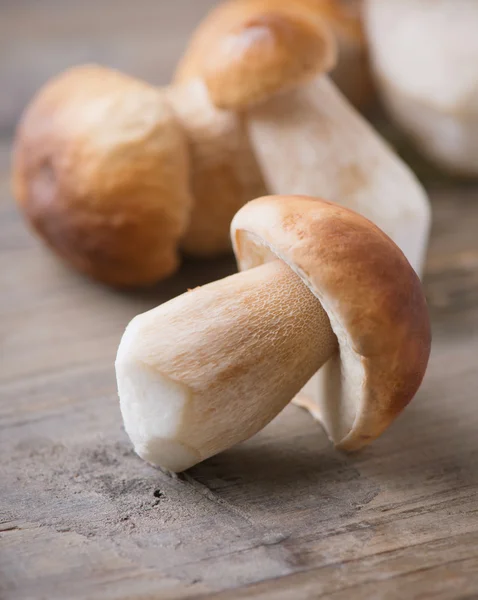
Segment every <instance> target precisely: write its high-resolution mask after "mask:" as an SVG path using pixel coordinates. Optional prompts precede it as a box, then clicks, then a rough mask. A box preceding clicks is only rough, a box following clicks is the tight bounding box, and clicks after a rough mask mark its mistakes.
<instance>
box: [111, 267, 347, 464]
mask: <svg viewBox="0 0 478 600" xmlns="http://www.w3.org/2000/svg"><path fill="white" fill-rule="evenodd" d="M192 324H194V325H192ZM336 352H338V342H337V338H336V336H335V334H334V333H333V331H332V328H331V326H330V321H329V318H328V316H327V313H326V312H325V310H324V309H323V308H322V306H321V304H320V302H319V300H318V299H317V298H316V297H315V296H314V295H313V294H312V292H311V291H310V290H309V289H308V288H307V287H306V286H305V285H304V283H303V282H302V281H301V279H300V278H299V277H298V275H296V274H295V273H294V272H293V271H292V269H291V268H290V267H289V266H288V265H286V264H285V263H283V262H282V261H280V260H274V261H273V262H269V263H266V264H264V265H262V266H259V267H256V268H254V269H250V270H248V271H244V272H241V273H238V274H235V275H232V276H230V277H227V278H226V279H223V280H221V281H217V282H214V283H211V284H208V285H206V286H203V287H201V288H197V289H195V290H192V291H190V292H187V293H185V294H183V295H182V296H179V297H178V298H175V299H174V300H172V301H171V302H168V303H167V304H164V305H161V306H159V307H157V308H155V309H153V310H151V311H149V312H147V313H144V314H143V315H139V316H138V317H136V318H135V319H133V321H132V322H131V323H130V325H129V326H128V328H127V329H126V332H125V334H124V336H123V339H122V341H121V344H120V347H119V350H118V356H117V361H116V370H117V379H118V390H119V395H120V403H121V411H122V414H123V419H124V423H125V427H126V431H127V433H128V435H129V436H130V438H131V440H132V441H133V444H134V446H135V450H136V452H137V453H138V454H139V455H140V456H141V457H142V458H144V459H145V460H147V461H148V462H150V463H152V464H155V465H158V466H161V467H163V468H164V469H166V470H169V471H174V472H178V471H182V470H185V469H187V468H189V467H191V466H193V465H194V464H196V463H197V462H200V461H202V460H204V459H205V458H207V457H209V456H212V455H214V454H217V453H218V452H220V451H222V450H224V449H226V448H229V447H230V446H232V445H234V444H236V443H238V442H241V441H243V440H245V439H247V438H249V437H251V436H252V435H254V434H255V433H256V432H257V431H259V430H260V429H262V428H263V427H264V426H265V425H266V424H267V423H268V422H269V421H271V420H272V419H273V418H274V417H275V416H276V415H277V414H278V413H279V412H280V411H281V410H282V409H283V408H284V407H285V406H286V405H287V404H288V402H289V401H290V400H292V398H293V397H294V396H295V395H296V394H297V393H298V392H299V391H300V390H301V388H302V387H303V386H304V385H305V383H306V382H307V381H308V380H309V379H310V378H311V377H312V375H313V374H314V373H315V372H316V371H317V370H318V369H320V367H321V366H322V365H323V364H324V363H326V362H327V361H328V360H329V359H330V358H331V357H332V356H333V355H334V353H336Z"/></svg>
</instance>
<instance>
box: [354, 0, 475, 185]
mask: <svg viewBox="0 0 478 600" xmlns="http://www.w3.org/2000/svg"><path fill="white" fill-rule="evenodd" d="M365 7H366V10H365V15H366V25H367V30H368V36H369V40H370V51H371V55H372V59H373V67H374V70H375V74H376V78H377V84H378V87H379V89H380V91H381V93H382V95H383V98H384V101H385V104H386V106H387V108H388V110H389V112H390V114H391V115H392V117H393V118H394V120H395V121H396V122H397V123H398V124H399V125H400V126H401V127H402V128H403V129H404V131H405V132H407V133H408V134H409V135H410V136H411V138H412V139H414V140H415V142H416V143H417V145H418V147H419V148H420V149H421V150H422V151H423V152H424V154H425V155H427V156H428V157H429V158H430V159H432V160H434V161H435V162H436V163H437V164H438V165H440V166H442V167H444V168H446V169H448V170H449V171H451V172H454V173H457V174H463V175H471V176H476V175H478V2H476V1H473V0H436V1H435V2H430V1H428V0H387V1H386V2H384V1H383V0H367V2H366V4H365Z"/></svg>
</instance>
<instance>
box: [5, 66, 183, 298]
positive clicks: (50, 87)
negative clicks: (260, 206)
mask: <svg viewBox="0 0 478 600" xmlns="http://www.w3.org/2000/svg"><path fill="white" fill-rule="evenodd" d="M188 168H189V165H188V147H187V141H186V140H185V137H184V134H183V132H182V130H181V127H180V125H179V124H178V123H177V121H176V118H175V116H174V114H173V112H172V110H171V109H170V106H169V104H168V102H167V99H166V97H165V95H164V93H162V92H161V91H159V90H156V89H155V88H153V87H151V86H149V85H147V84H144V83H142V82H140V81H137V80H135V79H133V78H131V77H128V76H126V75H122V74H120V73H117V72H115V71H112V70H109V69H105V68H101V67H97V66H86V67H79V68H74V69H71V70H69V71H68V72H66V73H65V74H63V75H60V76H59V77H57V78H56V79H54V80H53V81H51V82H50V83H48V84H47V85H46V86H45V87H44V88H43V90H42V91H41V92H40V93H39V94H38V95H37V97H36V98H35V99H34V100H33V102H32V103H31V105H30V106H29V108H28V109H27V111H26V113H25V115H24V117H23V119H22V122H21V124H20V126H19V129H18V133H17V137H16V141H15V151H14V161H13V169H14V175H13V185H14V191H15V195H16V198H17V200H18V202H19V204H20V206H21V208H22V210H23V212H24V214H25V216H26V218H27V219H28V220H29V221H30V223H31V224H32V225H33V227H34V228H35V229H36V230H37V232H38V233H39V234H40V235H41V236H42V237H43V238H44V239H45V240H46V241H47V243H48V244H49V245H50V246H51V247H52V248H53V249H54V250H55V251H56V252H57V254H59V255H60V256H61V257H62V258H63V259H65V260H66V261H67V262H69V263H70V264H72V265H73V266H75V267H76V268H77V269H79V270H80V271H82V272H83V273H86V274H88V275H90V276H91V277H93V278H95V279H98V280H100V281H103V282H105V283H109V284H113V285H119V286H129V285H142V284H149V283H153V282H155V281H157V280H158V279H161V278H163V277H166V276H167V275H169V274H171V273H172V272H174V271H175V269H176V268H177V265H178V260H179V259H178V255H177V248H178V246H179V240H180V238H181V237H182V235H183V233H184V231H185V229H186V227H187V224H188V222H189V215H190V210H191V207H192V198H191V197H190V192H189V185H188Z"/></svg>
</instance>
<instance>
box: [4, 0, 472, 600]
mask: <svg viewBox="0 0 478 600" xmlns="http://www.w3.org/2000/svg"><path fill="white" fill-rule="evenodd" d="M211 3H212V2H207V1H198V0H194V2H193V1H190V2H188V1H186V0H175V2H159V0H157V1H154V0H137V1H136V2H134V3H131V2H126V0H118V2H117V3H116V2H115V9H113V8H112V3H110V2H108V1H107V0H95V1H94V2H93V1H91V2H89V3H86V5H87V6H86V5H85V3H74V2H62V1H60V0H55V1H54V0H42V2H35V1H34V0H22V1H21V2H18V0H16V1H13V0H2V1H1V3H0V22H1V28H0V40H1V41H0V43H1V44H2V48H3V50H4V49H5V48H6V49H7V52H0V69H1V72H0V90H1V91H0V131H1V132H3V138H1V141H0V336H1V337H0V343H1V346H0V352H1V362H0V397H1V401H0V598H1V599H2V600H12V599H21V600H27V599H35V600H38V599H47V600H54V599H58V600H60V599H62V600H63V599H91V598H102V599H108V600H110V599H111V600H113V599H114V600H120V599H121V600H126V599H127V598H128V599H130V598H131V599H135V600H146V599H147V598H151V599H153V598H155V599H156V598H162V599H169V598H171V599H172V598H210V597H214V598H218V599H219V598H220V599H226V598H231V599H232V598H257V599H259V598H260V599H265V598H267V599H271V600H285V599H290V600H295V599H300V598H319V597H327V598H333V599H334V600H341V599H349V598H353V599H354V600H361V599H364V600H365V599H367V600H369V599H374V598H387V599H388V598H392V599H393V598H407V599H409V598H438V599H441V598H455V599H456V598H476V597H478V402H477V400H478V399H477V393H478V391H477V390H478V192H477V189H478V188H477V187H476V186H473V185H471V184H468V185H467V184H460V185H458V184H451V183H446V182H443V181H442V182H441V183H440V182H439V181H437V180H435V181H434V182H433V181H432V182H431V183H430V184H429V187H430V194H431V197H432V201H433V208H434V228H433V236H432V242H431V247H430V253H429V260H428V267H427V274H426V277H425V287H426V292H427V295H428V299H429V303H430V310H431V315H432V320H433V333H434V344H433V353H432V358H431V363H430V367H429V370H428V374H427V377H426V379H425V382H424V384H423V387H422V389H421V390H420V392H419V394H418V396H417V398H416V400H415V401H414V402H413V403H412V405H411V406H410V407H409V408H408V409H407V410H406V411H405V413H404V414H403V415H402V416H401V417H400V419H399V420H398V421H397V422H396V424H395V425H394V426H393V427H392V428H391V429H390V430H389V432H388V433H387V434H386V435H384V436H383V437H382V438H381V439H380V440H379V441H378V442H376V443H375V444H374V445H373V446H371V447H370V448H368V449H367V450H365V451H363V452H361V453H359V454H356V455H353V456H344V455H342V454H339V453H338V452H336V451H335V450H334V449H333V448H332V447H331V446H330V445H329V443H328V442H327V440H326V438H325V435H324V433H323V432H322V431H321V429H320V427H319V426H318V425H317V424H316V423H314V422H313V421H312V420H311V419H310V418H309V417H308V416H307V415H306V414H305V413H304V412H302V411H301V410H299V409H297V408H293V407H288V408H287V409H286V410H285V411H284V412H283V413H282V414H281V415H280V416H279V417H278V418H277V419H276V420H275V421H274V422H273V423H272V424H271V425H270V426H269V427H267V428H266V429H265V430H264V431H263V432H262V433H260V434H259V435H257V436H256V437H255V438H254V439H252V440H250V441H249V442H247V443H245V444H242V445H240V446H238V447H236V448H233V449H232V450H229V451H228V452H224V453H223V454H221V455H219V456H217V457H214V458H212V459H210V460H208V461H206V462H205V463H204V464H202V465H199V466H197V467H195V468H194V469H192V470H191V471H189V472H188V473H186V474H185V475H184V476H181V477H179V478H177V479H171V478H169V477H168V476H166V475H163V474H162V473H161V472H159V471H157V470H154V469H153V468H151V467H149V466H148V465H146V464H145V463H143V462H142V461H141V460H140V459H139V458H137V457H136V456H135V455H134V454H133V452H132V450H131V445H130V443H129V441H128V439H127V437H126V435H125V433H124V431H123V429H122V425H121V418H120V413H119V409H118V402H117V397H116V388H115V381H114V371H113V361H114V357H115V351H116V347H117V344H118V341H119V339H120V336H121V334H122V331H123V329H124V327H125V325H126V323H127V322H128V320H129V319H130V318H131V317H133V315H135V314H137V313H138V312H141V311H144V310H146V309H148V308H150V307H153V306H155V305H157V304H158V303H160V302H163V301H165V300H167V299H169V298H171V297H173V296H175V295H177V294H179V293H181V292H183V291H184V290H185V289H186V287H194V286H195V285H199V284H201V283H204V282H206V281H209V280H212V279H215V278H217V277H221V276H223V275H225V274H227V273H230V272H232V271H233V269H234V265H233V261H232V260H231V259H226V260H223V261H220V262H215V263H209V264H207V263H206V264H194V263H191V264H188V265H186V266H185V267H184V269H183V270H182V271H181V273H180V274H179V275H178V276H176V277H174V278H173V279H171V280H170V281H168V282H166V283H164V284H162V285H161V286H158V287H157V288H156V289H153V290H151V291H148V292H144V293H115V292H113V291H110V290H108V289H105V288H103V287H101V286H98V285H94V284H92V283H90V282H89V281H86V280H84V279H82V278H81V277H80V276H77V275H76V274H74V273H72V272H70V271H68V270H67V269H66V268H64V267H63V266H62V265H61V264H59V263H58V262H57V261H56V260H55V259H54V258H52V256H51V255H50V254H49V253H48V252H47V251H45V250H44V249H43V247H42V246H41V245H40V244H39V243H38V242H37V241H36V239H34V238H33V237H32V236H31V235H30V234H29V233H28V232H27V230H26V228H25V226H24V225H23V223H22V221H21V218H20V217H19V215H18V213H17V211H16V209H15V206H14V204H13V201H12V198H11V196H10V192H9V184H8V177H9V173H8V172H9V149H10V140H9V134H10V132H11V131H12V128H13V124H14V122H15V120H16V118H17V117H18V114H19V111H20V110H21V108H22V106H23V105H24V103H25V101H26V100H27V98H28V96H29V95H30V93H31V92H32V91H33V89H34V88H35V87H36V86H37V85H38V84H39V83H41V81H43V80H44V79H45V78H46V77H47V76H49V75H50V74H52V73H54V72H56V71H57V70H59V69H60V68H62V67H63V66H66V64H69V63H70V62H76V61H77V60H79V59H81V60H86V59H93V58H96V59H97V60H101V61H102V62H106V63H109V64H115V65H116V66H123V67H125V68H129V70H130V71H131V72H136V73H137V74H142V75H143V76H148V77H149V78H150V79H152V80H157V81H158V82H159V81H165V80H166V78H167V77H169V74H170V72H171V70H172V66H173V64H174V61H175V59H176V57H177V55H178V54H179V52H180V48H181V46H182V45H183V44H184V42H185V38H186V37H187V35H188V32H189V31H190V29H191V27H192V26H193V23H194V21H195V20H197V18H198V17H199V15H200V14H201V13H202V12H203V11H204V9H205V7H206V6H207V5H208V4H211ZM80 4H81V6H83V8H82V9H80ZM85 6H86V8H87V9H88V10H86V9H85ZM112 13H114V14H112ZM85 40H86V42H85ZM63 63H65V64H63Z"/></svg>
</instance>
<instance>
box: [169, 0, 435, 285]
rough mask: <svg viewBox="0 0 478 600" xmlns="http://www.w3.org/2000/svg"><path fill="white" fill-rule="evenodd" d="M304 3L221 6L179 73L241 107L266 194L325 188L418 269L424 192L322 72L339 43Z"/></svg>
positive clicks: (250, 1)
mask: <svg viewBox="0 0 478 600" xmlns="http://www.w3.org/2000/svg"><path fill="white" fill-rule="evenodd" d="M307 6H310V2H299V1H297V2H287V3H285V2H280V1H279V0H276V1H274V0H267V1H266V0H263V1H261V0H231V1H230V2H227V3H225V4H223V5H221V6H220V7H219V8H218V9H217V10H216V11H215V12H213V13H212V14H211V15H210V17H209V18H208V19H207V20H206V22H205V24H204V25H203V26H202V27H201V28H200V29H199V33H198V35H197V36H196V37H195V38H194V41H193V44H192V48H191V51H190V53H189V54H187V55H186V59H185V61H183V64H182V67H180V71H179V74H180V78H181V80H184V79H185V78H186V75H187V76H189V77H194V76H196V77H201V78H202V79H203V80H204V82H205V84H206V85H207V87H208V90H209V94H210V97H211V100H212V102H213V103H214V104H215V105H216V106H217V107H219V108H225V109H229V110H233V111H237V112H240V113H242V114H243V116H244V120H245V124H246V127H247V130H248V132H249V135H250V139H251V143H252V147H253V150H254V153H255V155H256V157H257V160H258V162H259V165H260V168H261V171H262V174H263V177H264V179H265V183H266V186H267V189H268V192H269V193H271V194H306V195H311V196H317V195H320V196H322V197H325V198H328V199H329V200H331V201H333V202H337V203H339V204H342V205H344V206H346V207H348V208H351V209H353V210H355V211H357V212H359V213H361V214H363V215H364V216H366V217H367V218H369V219H370V220H372V221H373V222H375V223H376V224H377V225H378V226H379V227H380V228H381V229H383V230H384V231H385V233H387V234H388V235H389V236H390V237H391V238H392V239H393V240H394V241H395V242H396V243H397V244H398V245H399V246H400V248H401V249H402V250H403V251H404V253H405V255H406V256H407V258H408V260H409V261H410V262H411V264H412V266H413V267H414V268H415V269H416V271H417V272H418V273H420V272H421V270H422V266H423V262H424V255H425V250H426V246H427V241H428V233H429V226H430V208H429V203H428V199H427V196H426V193H425V191H424V190H423V188H422V186H421V185H420V183H419V182H418V180H417V179H416V177H415V176H414V175H413V173H412V172H411V171H410V169H408V168H407V166H406V165H405V164H404V163H403V162H402V161H401V160H400V159H399V158H398V157H397V156H396V155H395V154H394V152H393V151H392V150H391V149H390V148H389V147H388V145H387V144H386V143H385V142H384V141H383V140H382V139H381V138H380V137H379V135H378V134H377V133H376V132H375V131H374V130H373V128H372V127H371V126H370V125H369V124H368V123H367V122H366V121H365V120H364V119H363V118H362V117H361V116H360V115H359V114H358V113H357V112H356V111H355V110H354V109H353V108H352V107H351V106H350V105H349V104H348V102H347V101H346V100H345V98H344V97H343V96H342V95H341V94H340V92H339V91H338V90H337V88H336V87H335V86H334V84H333V83H332V82H331V81H330V80H329V79H328V78H327V77H326V76H325V75H324V72H325V71H327V70H328V69H330V68H332V67H333V64H334V57H335V44H334V40H333V37H332V36H331V33H330V28H329V27H328V26H327V25H326V23H325V21H324V20H323V19H320V18H318V17H317V14H316V13H313V12H312V11H311V10H310V7H309V8H307ZM209 32H210V33H211V35H210V36H209V37H208V35H207V34H208V33H209ZM189 55H191V57H192V58H191V59H190V60H188V56H189ZM311 57H315V64H311V63H312V60H311ZM318 57H322V58H321V60H319V58H318Z"/></svg>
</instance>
